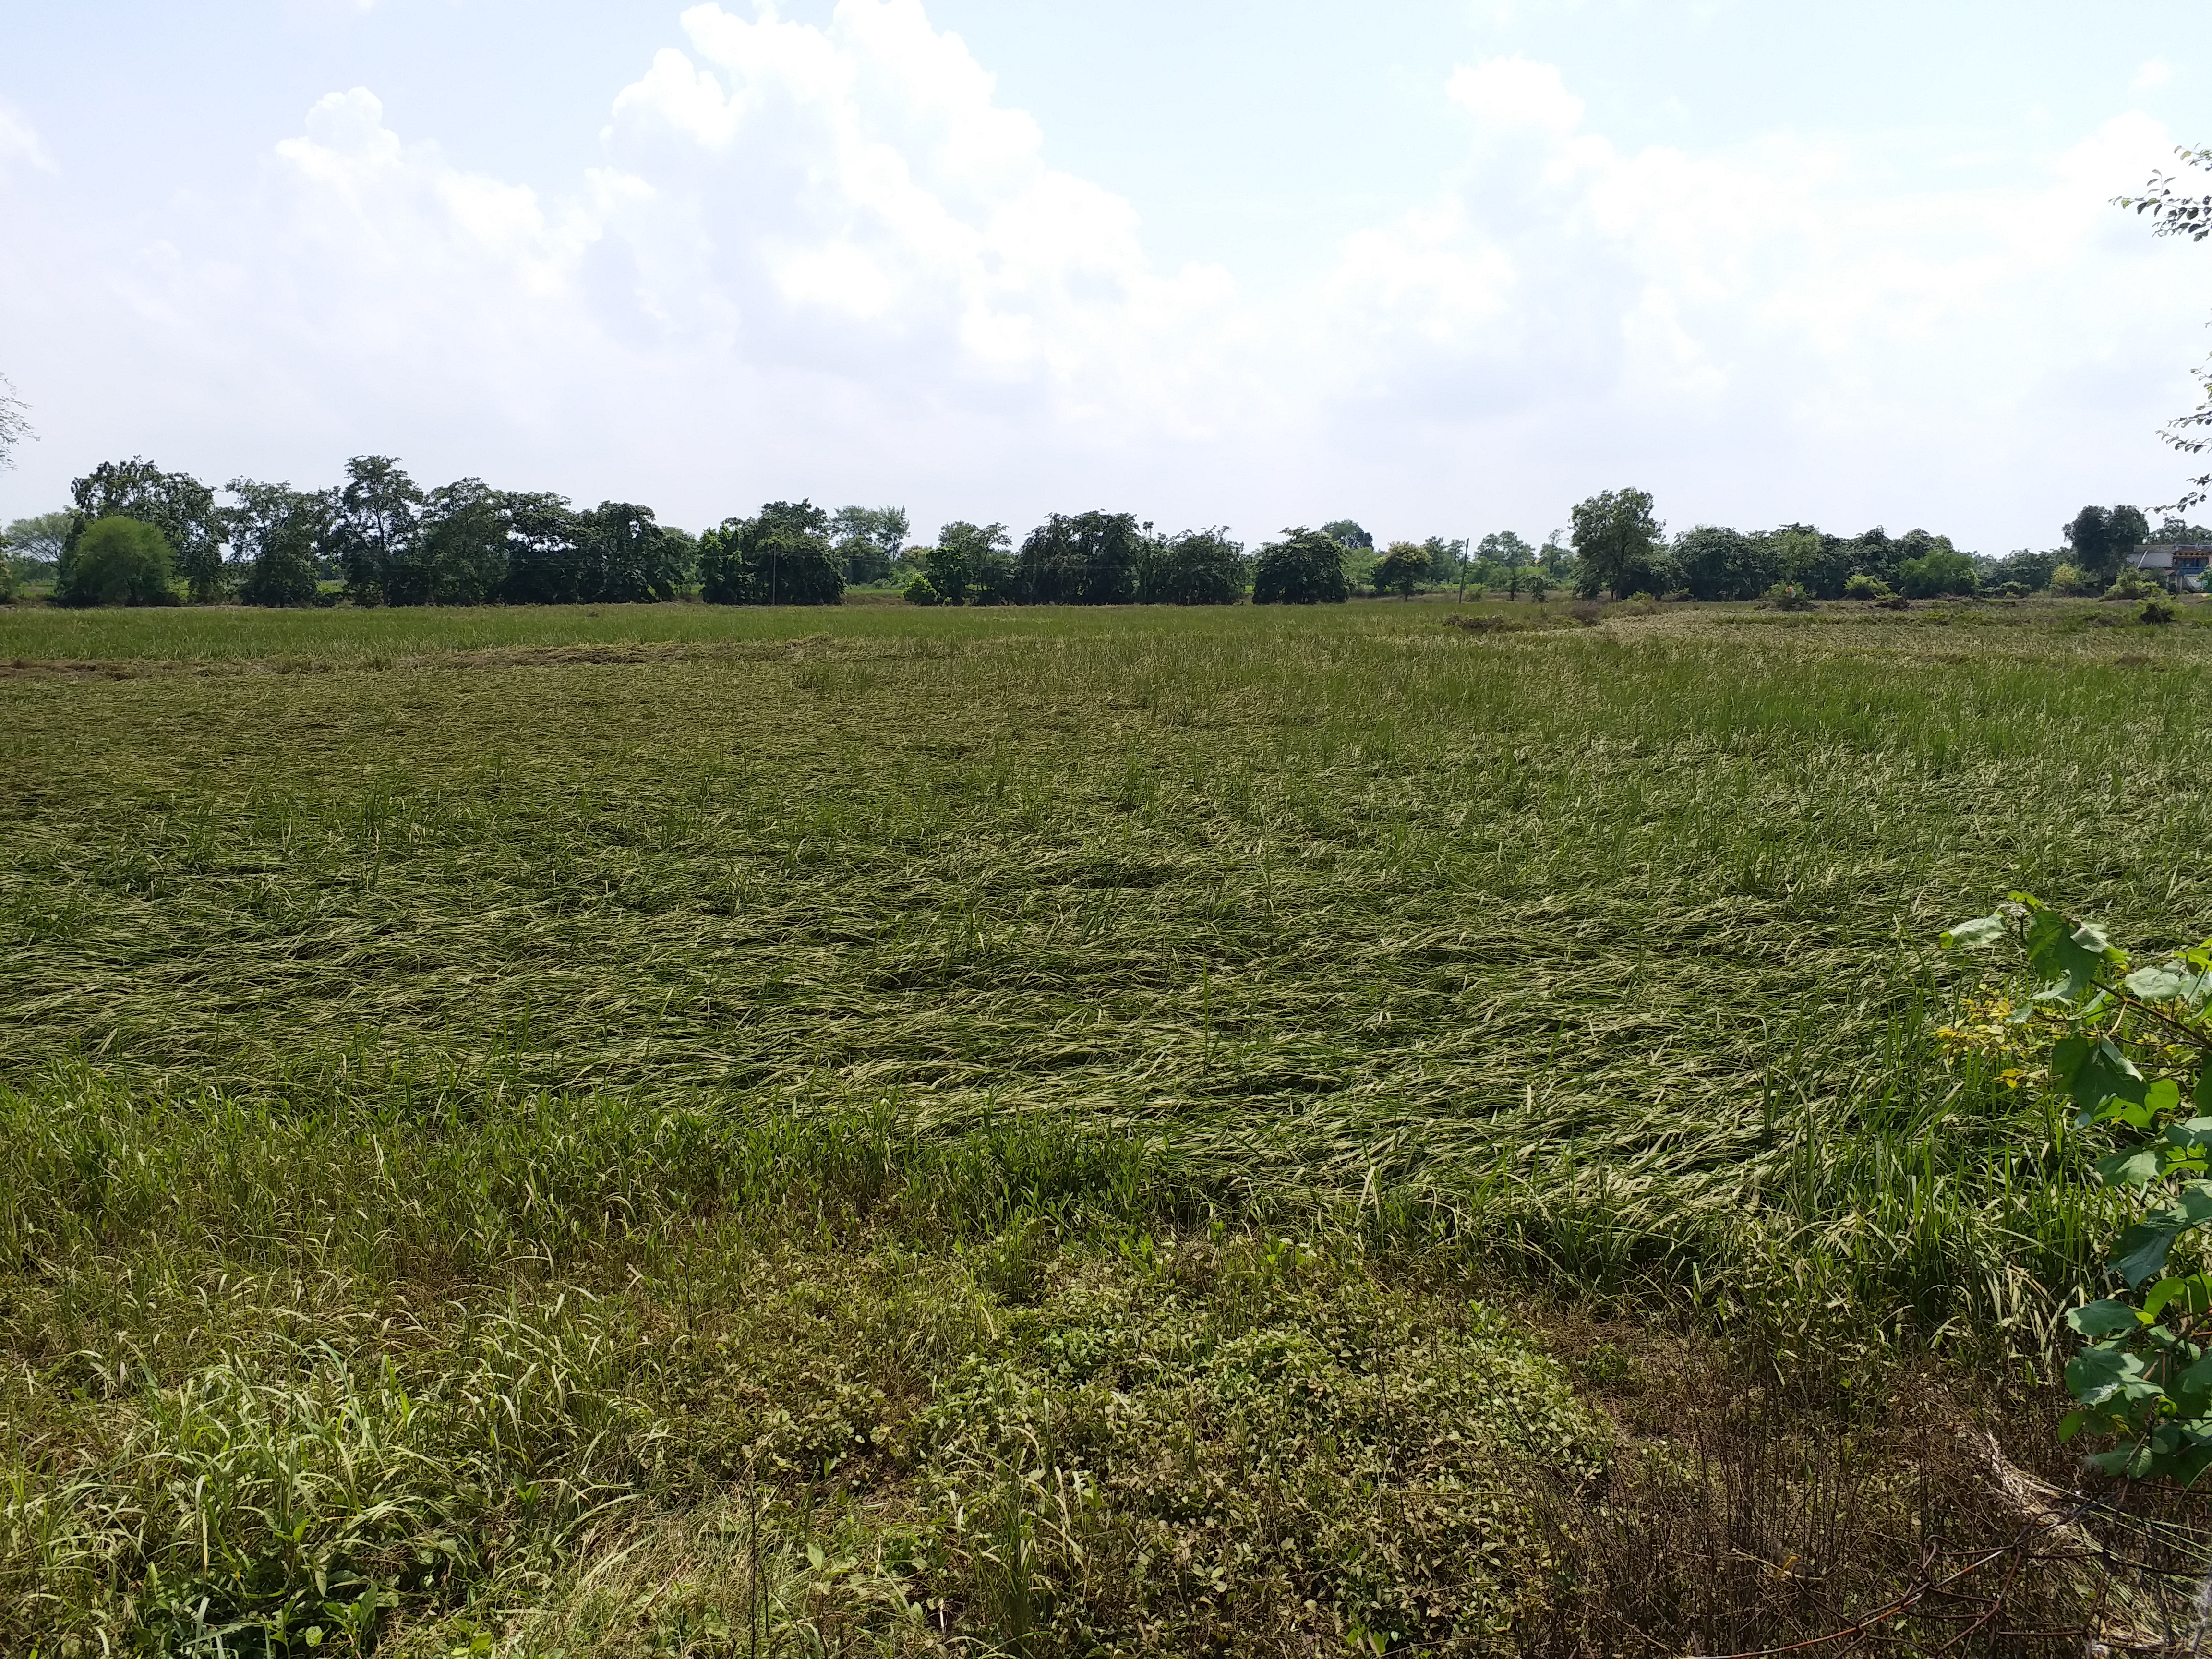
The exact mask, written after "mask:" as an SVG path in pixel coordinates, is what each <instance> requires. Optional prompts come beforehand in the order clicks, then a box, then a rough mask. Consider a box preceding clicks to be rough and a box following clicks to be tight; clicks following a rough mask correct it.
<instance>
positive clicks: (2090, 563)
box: [2061, 507, 2150, 581]
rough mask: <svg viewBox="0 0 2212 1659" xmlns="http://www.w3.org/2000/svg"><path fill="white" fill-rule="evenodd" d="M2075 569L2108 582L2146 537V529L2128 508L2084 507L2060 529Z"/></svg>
mask: <svg viewBox="0 0 2212 1659" xmlns="http://www.w3.org/2000/svg"><path fill="white" fill-rule="evenodd" d="M2061 533H2062V534H2063V536H2064V537H2065V538H2066V544H2067V545H2068V546H2069V547H2070V548H2072V549H2073V550H2074V551H2073V556H2072V558H2071V559H2069V561H2068V562H2069V563H2070V564H2072V565H2074V566H2075V568H2077V569H2079V570H2081V571H2082V572H2084V573H2085V574H2089V575H2093V576H2095V577H2097V578H2098V579H2099V580H2101V581H2110V580H2112V578H2113V577H2115V576H2117V575H2118V574H2120V570H2121V568H2122V567H2123V566H2124V565H2125V564H2126V563H2127V562H2128V559H2129V557H2130V556H2131V555H2132V554H2133V553H2134V552H2135V550H2136V549H2137V548H2139V547H2141V546H2142V544H2143V543H2144V542H2145V541H2146V540H2148V538H2149V536H2150V525H2149V523H2148V521H2147V520H2145V519H2144V517H2143V515H2142V512H2141V511H2140V510H2139V509H2138V508H2136V507H2083V508H2082V509H2081V511H2080V512H2079V513H2075V515H2074V517H2073V518H2072V519H2071V520H2069V521H2068V522H2067V523H2066V524H2065V525H2064V526H2062V527H2061Z"/></svg>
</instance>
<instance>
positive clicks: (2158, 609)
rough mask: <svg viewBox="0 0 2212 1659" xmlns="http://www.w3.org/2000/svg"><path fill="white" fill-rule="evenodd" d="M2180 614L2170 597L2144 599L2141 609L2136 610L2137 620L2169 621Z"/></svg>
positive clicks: (2151, 621)
mask: <svg viewBox="0 0 2212 1659" xmlns="http://www.w3.org/2000/svg"><path fill="white" fill-rule="evenodd" d="M2180 614H2181V612H2180V611H2179V609H2178V608H2177V607H2176V606H2175V605H2174V603H2173V601H2172V600H2171V599H2145V600H2144V601H2143V602H2142V610H2140V611H2136V618H2137V619H2138V620H2139V621H2142V622H2147V623H2170V622H2172V621H2173V620H2174V618H2175V617H2179V615H2180Z"/></svg>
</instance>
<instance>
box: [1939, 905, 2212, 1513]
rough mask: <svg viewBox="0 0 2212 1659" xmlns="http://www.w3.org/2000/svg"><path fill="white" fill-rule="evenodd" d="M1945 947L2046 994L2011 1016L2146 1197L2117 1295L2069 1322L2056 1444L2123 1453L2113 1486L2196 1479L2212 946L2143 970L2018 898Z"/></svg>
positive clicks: (2084, 1123) (2210, 1293)
mask: <svg viewBox="0 0 2212 1659" xmlns="http://www.w3.org/2000/svg"><path fill="white" fill-rule="evenodd" d="M1942 942H1943V945H1944V947H1945V948H1946V949H1950V950H1977V949H1986V948H1989V947H1990V946H1997V945H2011V946H2012V947H2013V948H2014V949H2015V951H2017V952H2018V954H2019V957H2020V958H2021V961H2022V962H2023V963H2024V964H2025V966H2026V968H2027V971H2028V973H2029V975H2031V976H2032V977H2033V980H2034V981H2035V985H2036V988H2035V990H2034V992H2033V994H2032V995H2031V996H2030V998H2029V999H2028V1000H2027V1001H2026V1002H2025V1003H2023V1004H2021V1005H2020V1006H2018V1007H2017V1008H2016V1009H2015V1010H2014V1011H2013V1012H2011V1014H2010V1016H2009V1018H2011V1019H2012V1020H2013V1021H2015V1022H2017V1023H2021V1024H2026V1023H2027V1022H2031V1021H2033V1022H2035V1024H2034V1030H2036V1031H2037V1032H2038V1033H2039V1034H2042V1033H2047V1034H2048V1036H2049V1038H2050V1056H2049V1059H2050V1067H2051V1086H2052V1088H2053V1089H2054V1090H2056V1091H2059V1092H2062V1093H2063V1094H2065V1095H2066V1096H2067V1097H2069V1098H2070V1099H2071V1100H2072V1101H2073V1103H2074V1106H2075V1118H2074V1121H2075V1127H2080V1128H2089V1127H2094V1126H2101V1127H2104V1128H2105V1129H2106V1130H2107V1131H2108V1132H2109V1133H2112V1135H2113V1136H2114V1137H2115V1139H2117V1141H2118V1145H2117V1146H2116V1147H2115V1148H2114V1150H2113V1151H2112V1152H2110V1153H2108V1154H2106V1156H2105V1157H2103V1158H2100V1159H2099V1160H2098V1161H2097V1175H2098V1177H2099V1179H2100V1180H2101V1181H2103V1182H2105V1183H2106V1185H2107V1186H2110V1187H2113V1188H2130V1189H2133V1190H2134V1191H2136V1193H2138V1194H2140V1201H2141V1204H2142V1208H2141V1210H2140V1212H2138V1213H2137V1215H2136V1218H2135V1219H2134V1221H2133V1222H2132V1223H2131V1225H2129V1226H2127V1227H2126V1228H2124V1230H2123V1231H2121V1233H2120V1236H2119V1237H2118V1240H2117V1241H2115V1243H2114V1244H2113V1246H2112V1255H2111V1257H2110V1259H2109V1260H2108V1261H2107V1262H2106V1269H2107V1271H2108V1273H2110V1275H2111V1276H2112V1279H2113V1280H2114V1281H2116V1282H2115V1283H2114V1284H2113V1285H2112V1294H2111V1295H2109V1296H2107V1297H2104V1298H2103V1299H2101V1300H2100V1301H2095V1302H2091V1303H2088V1304H2085V1305H2084V1306H2082V1307H2079V1308H2076V1309H2075V1310H2073V1311H2072V1312H2071V1313H2069V1314H2068V1315H2067V1316H2066V1322H2067V1324H2068V1325H2069V1326H2070V1327H2071V1328H2073V1330H2074V1331H2075V1334H2078V1335H2079V1336H2081V1338H2082V1340H2083V1342H2084V1344H2085V1346H2083V1347H2082V1349H2081V1352H2079V1353H2077V1354H2075V1356H2074V1357H2073V1358H2071V1359H2070V1360H2069V1361H2068V1362H2067V1365H2066V1386H2067V1389H2068V1390H2069V1392H2070V1393H2071V1394H2072V1395H2073V1396H2074V1399H2075V1408H2074V1410H2072V1411H2070V1412H2069V1413H2067V1414H2066V1417H2065V1419H2064V1420H2063V1422H2062V1423H2061V1424H2060V1425H2059V1436H2060V1437H2061V1438H2062V1439H2066V1440H2071V1439H2072V1438H2074V1437H2075V1436H2076V1435H2079V1434H2083V1433H2087V1434H2089V1435H2092V1436H2093V1437H2098V1438H2100V1439H2106V1440H2109V1441H2111V1442H2112V1445H2111V1447H2110V1449H2106V1450H2103V1451H2100V1452H2097V1453H2095V1454H2093V1455H2092V1456H2091V1457H2090V1458H2089V1459H2088V1462H2090V1464H2091V1465H2092V1466H2093V1467H2094V1468H2099V1469H2101V1470H2103V1471H2104V1472H2105V1473H2106V1474H2116V1475H2127V1476H2130V1477H2134V1478H2144V1477H2158V1478H2164V1479H2170V1480H2180V1481H2183V1482H2191V1481H2194V1480H2197V1479H2198V1478H2199V1477H2200V1476H2202V1475H2203V1474H2204V1473H2205V1471H2206V1470H2207V1469H2208V1468H2212V1276H2208V1275H2207V1274H2206V1273H2202V1272H2198V1271H2195V1270H2193V1269H2191V1268H2190V1267H2186V1266H2185V1265H2179V1264H2177V1263H2176V1262H2175V1261H2174V1260H2173V1251H2174V1247H2175V1246H2176V1245H2177V1244H2178V1243H2180V1242H2181V1240H2182V1239H2183V1238H2184V1237H2185V1236H2186V1235H2188V1234H2190V1233H2191V1232H2194V1231H2196V1230H2197V1229H2198V1228H2200V1227H2203V1226H2207V1225H2212V1171H2208V1167H2207V1154H2208V1151H2209V1150H2212V1007H2208V1004H2212V940H2208V941H2206V942H2205V943H2204V944H2203V945H2197V947H2196V948H2195V949H2193V950H2190V951H2179V952H2175V953H2172V954H2171V955H2169V956H2168V957H2166V958H2164V959H2162V960H2160V961H2157V962H2154V963H2146V964H2145V965H2143V966H2141V967H2136V966H2134V965H2132V964H2131V963H2130V961H2129V959H2128V956H2127V953H2126V952H2125V951H2122V950H2120V949H2119V948H2118V947H2117V946H2116V945H2113V944H2112V942H2111V941H2110V940H2109V939H2106V937H2105V935H2104V934H2103V933H2100V931H2099V930H2098V929H2096V928H2095V927H2091V926H2089V925H2088V924H2087V923H2085V922H2081V921H2077V920H2075V918H2074V917H2071V916H2069V915H2064V914H2063V913H2062V912H2060V911H2058V910H2055V909H2053V908H2051V907H2050V906H2049V905H2046V904H2045V903H2043V902H2041V901H2039V900H2038V899H2035V898H2033V897H2031V896H2029V895H2027V894H2026V893H2015V894H2013V895H2011V896H2009V897H2008V899H2007V900H2006V902H2005V903H2004V904H2003V905H2002V906H2001V907H2000V908H1998V909H1997V910H1996V912H1995V913H1994V914H1993V915H1986V916H1977V917H1975V918H1974V919H1973V920H1972V921H1963V922H1960V924H1959V925H1958V926H1957V927H1954V928H1952V929H1951V930H1950V931H1949V932H1948V933H1945V934H1944V935H1943V940H1942ZM2038 1046H2040V1042H2039V1044H2038ZM2011 1075H2012V1074H2010V1073H2008V1077H2009V1076H2011Z"/></svg>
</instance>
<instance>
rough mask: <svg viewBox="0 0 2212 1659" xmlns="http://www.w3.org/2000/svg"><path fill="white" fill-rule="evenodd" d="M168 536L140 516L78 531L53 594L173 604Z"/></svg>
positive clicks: (72, 599)
mask: <svg viewBox="0 0 2212 1659" xmlns="http://www.w3.org/2000/svg"><path fill="white" fill-rule="evenodd" d="M171 575H172V570H171V565H170V560H169V542H168V538H167V537H166V536H164V535H162V533H161V530H160V528H159V527H158V526H155V525H151V524H149V523H146V522H145V521H144V520H139V519H126V518H108V519H98V520H94V521H93V522H92V523H91V524H88V525H87V526H84V527H83V528H82V530H80V531H79V532H77V537H76V545H75V546H74V547H73V548H72V549H71V550H70V557H69V560H68V562H67V563H66V564H65V565H64V568H63V576H62V580H61V584H60V586H58V588H57V589H56V590H55V594H54V597H55V598H56V599H58V600H59V601H60V602H61V603H62V604H64V605H174V604H175V603H176V602H177V596H176V593H175V592H174V590H173V589H172V588H171V586H170V585H169V584H170V580H171Z"/></svg>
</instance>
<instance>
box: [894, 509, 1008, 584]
mask: <svg viewBox="0 0 2212 1659" xmlns="http://www.w3.org/2000/svg"><path fill="white" fill-rule="evenodd" d="M1012 549H1013V538H1012V537H1011V536H1009V535H1008V534H1007V533H1006V526H1004V525H1002V524H986V525H974V524H969V522H967V520H964V519H955V520H952V522H951V523H950V524H948V525H946V526H945V527H944V528H943V529H941V530H939V532H937V545H936V546H934V547H932V548H927V549H925V550H923V552H922V555H921V568H922V569H923V571H924V572H925V573H926V574H927V577H928V580H929V586H930V587H931V589H932V590H933V592H934V593H935V595H936V597H935V598H934V599H931V600H927V601H924V603H928V604H938V605H1004V604H1005V603H1006V599H1007V596H1008V594H1009V592H1011V591H1012V587H1013V580H1014V568H1013V557H1012ZM910 585H911V584H909V586H910Z"/></svg>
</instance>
